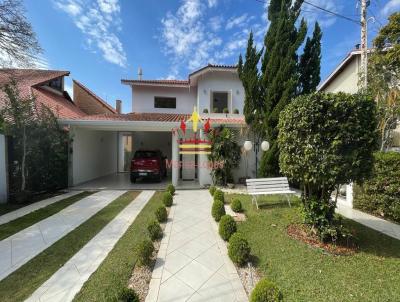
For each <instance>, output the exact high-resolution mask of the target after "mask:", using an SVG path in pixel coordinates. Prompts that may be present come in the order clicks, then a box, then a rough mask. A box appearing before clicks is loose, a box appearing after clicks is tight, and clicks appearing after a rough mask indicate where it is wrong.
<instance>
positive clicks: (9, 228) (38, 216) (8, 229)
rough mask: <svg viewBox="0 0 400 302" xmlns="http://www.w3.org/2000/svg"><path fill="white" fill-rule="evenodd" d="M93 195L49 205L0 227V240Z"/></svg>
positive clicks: (83, 195)
mask: <svg viewBox="0 0 400 302" xmlns="http://www.w3.org/2000/svg"><path fill="white" fill-rule="evenodd" d="M91 194H93V192H82V193H79V194H77V195H74V196H71V197H68V198H66V199H63V200H60V201H58V202H55V203H53V204H51V205H48V206H47V207H44V208H41V209H38V210H36V211H33V212H31V213H29V214H27V215H24V216H22V217H19V218H17V219H15V220H12V221H10V222H8V223H5V224H2V225H0V240H3V239H5V238H7V237H9V236H11V235H14V234H16V233H18V232H19V231H21V230H23V229H26V228H27V227H30V226H31V225H33V224H35V223H37V222H39V221H42V220H43V219H46V218H47V217H50V216H52V215H54V214H56V213H58V212H60V211H61V210H62V209H64V208H66V207H68V206H70V205H71V204H73V203H75V202H77V201H79V200H81V199H82V198H85V197H87V196H89V195H91Z"/></svg>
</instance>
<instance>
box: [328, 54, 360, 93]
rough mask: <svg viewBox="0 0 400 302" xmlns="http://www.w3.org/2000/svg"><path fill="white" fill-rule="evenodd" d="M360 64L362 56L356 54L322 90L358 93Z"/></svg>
mask: <svg viewBox="0 0 400 302" xmlns="http://www.w3.org/2000/svg"><path fill="white" fill-rule="evenodd" d="M359 66H360V56H356V57H354V59H353V60H351V62H350V63H349V64H348V65H347V66H345V67H344V69H343V70H342V71H341V72H340V73H339V74H338V75H337V76H336V78H335V79H333V80H332V81H331V82H330V83H329V84H328V85H327V86H326V87H325V88H324V89H322V91H325V92H347V93H357V92H358V74H359Z"/></svg>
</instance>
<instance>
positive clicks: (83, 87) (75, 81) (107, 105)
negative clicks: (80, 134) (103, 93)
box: [73, 80, 117, 113]
mask: <svg viewBox="0 0 400 302" xmlns="http://www.w3.org/2000/svg"><path fill="white" fill-rule="evenodd" d="M73 82H74V83H75V84H76V85H78V86H79V87H81V88H82V89H83V90H85V91H86V92H87V93H88V94H90V95H91V96H92V97H93V98H94V99H95V100H96V101H98V102H99V103H100V104H102V105H103V106H104V107H106V108H107V109H108V110H110V111H111V113H117V111H116V110H115V109H114V108H113V107H112V106H111V105H110V104H108V103H107V102H106V101H104V100H103V99H102V98H101V97H99V96H98V95H97V94H95V93H94V92H93V91H91V90H90V89H89V88H87V87H86V86H85V85H83V84H82V83H81V82H78V81H77V80H73Z"/></svg>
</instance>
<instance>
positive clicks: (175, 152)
mask: <svg viewBox="0 0 400 302" xmlns="http://www.w3.org/2000/svg"><path fill="white" fill-rule="evenodd" d="M178 139H179V138H178V135H177V134H176V133H174V132H173V133H172V144H171V146H172V159H171V160H172V167H171V168H172V169H171V171H172V184H173V185H174V186H177V185H178V179H179V144H178Z"/></svg>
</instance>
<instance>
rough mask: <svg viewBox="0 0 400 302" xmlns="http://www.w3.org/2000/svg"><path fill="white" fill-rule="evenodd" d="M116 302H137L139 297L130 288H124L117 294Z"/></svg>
mask: <svg viewBox="0 0 400 302" xmlns="http://www.w3.org/2000/svg"><path fill="white" fill-rule="evenodd" d="M117 301H118V302H139V296H138V295H137V293H136V292H135V291H134V290H133V289H132V288H127V287H124V288H123V289H121V291H120V292H119V294H118V298H117Z"/></svg>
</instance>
